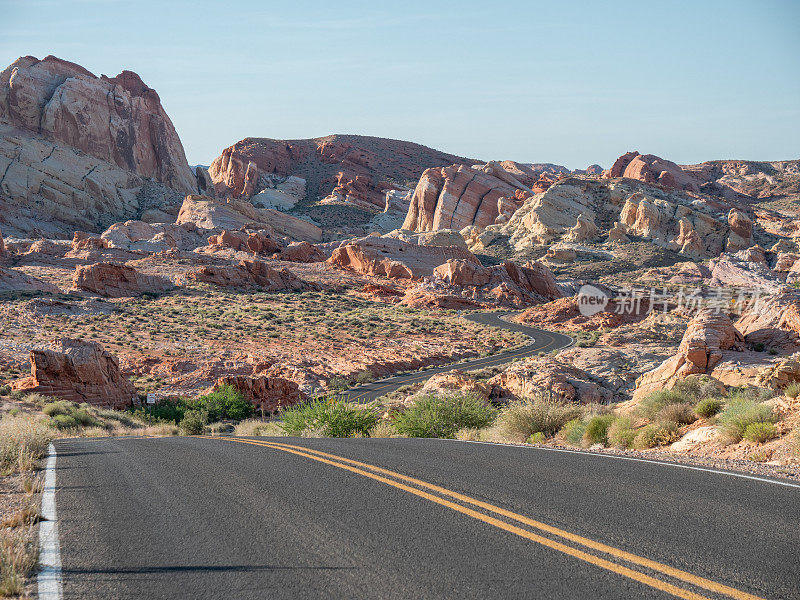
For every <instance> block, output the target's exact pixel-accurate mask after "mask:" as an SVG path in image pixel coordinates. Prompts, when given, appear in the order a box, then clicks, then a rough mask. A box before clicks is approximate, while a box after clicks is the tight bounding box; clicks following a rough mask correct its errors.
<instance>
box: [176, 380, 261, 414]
mask: <svg viewBox="0 0 800 600" xmlns="http://www.w3.org/2000/svg"><path fill="white" fill-rule="evenodd" d="M189 405H190V406H191V408H192V409H193V410H201V411H206V412H207V413H208V419H209V421H212V422H213V421H219V420H221V419H233V420H234V421H241V420H243V419H246V418H247V417H249V416H251V415H252V414H253V412H254V411H255V407H254V406H253V403H252V402H250V401H249V400H248V399H246V398H245V397H244V396H243V395H242V393H241V392H240V391H239V390H237V389H236V388H235V387H233V386H232V385H223V386H220V387H219V388H217V389H216V390H214V391H213V392H211V393H210V394H206V395H205V396H200V397H199V398H197V399H196V400H194V401H192V402H190V403H189Z"/></svg>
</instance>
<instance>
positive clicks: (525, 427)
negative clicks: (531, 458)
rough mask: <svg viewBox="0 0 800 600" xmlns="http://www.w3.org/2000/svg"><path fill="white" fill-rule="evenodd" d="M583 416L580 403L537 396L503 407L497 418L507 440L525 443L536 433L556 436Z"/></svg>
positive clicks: (501, 431)
mask: <svg viewBox="0 0 800 600" xmlns="http://www.w3.org/2000/svg"><path fill="white" fill-rule="evenodd" d="M582 414H583V408H582V407H581V406H579V405H577V404H571V403H565V402H560V401H558V400H550V399H546V398H542V397H536V398H533V399H531V400H525V401H523V402H513V403H511V404H509V405H508V406H506V407H505V408H503V409H502V410H501V411H500V414H499V415H498V416H497V422H496V427H497V429H498V431H499V432H500V433H501V434H502V435H503V436H504V437H506V438H508V439H512V440H517V441H523V440H527V439H528V438H529V437H530V436H532V435H533V434H534V433H543V434H544V435H545V436H548V437H549V436H552V435H555V434H556V433H557V432H558V431H559V430H560V429H561V428H562V427H564V425H566V424H567V423H568V422H569V421H571V420H572V419H576V418H578V417H580V416H581V415H582Z"/></svg>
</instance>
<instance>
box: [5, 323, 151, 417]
mask: <svg viewBox="0 0 800 600" xmlns="http://www.w3.org/2000/svg"><path fill="white" fill-rule="evenodd" d="M14 387H15V388H16V389H18V390H24V391H25V392H29V393H32V392H36V393H39V394H43V395H45V396H54V397H57V398H60V399H62V400H69V401H72V402H78V403H82V402H88V403H89V404H93V405H95V406H105V407H109V408H115V409H122V408H127V407H129V406H131V404H132V403H133V402H134V401H136V400H137V394H136V388H134V386H133V384H132V383H131V382H130V381H128V380H127V379H125V378H124V377H123V376H122V373H121V372H120V370H119V364H118V363H117V360H116V358H114V357H113V356H112V355H111V354H110V353H109V352H107V351H106V350H104V349H103V347H102V346H100V344H97V343H96V342H87V341H83V340H72V339H66V338H64V339H61V340H58V341H57V342H56V343H55V347H54V348H53V349H51V350H33V351H32V352H31V376H30V377H29V378H27V379H23V380H22V381H19V382H17V383H16V384H15V386H14Z"/></svg>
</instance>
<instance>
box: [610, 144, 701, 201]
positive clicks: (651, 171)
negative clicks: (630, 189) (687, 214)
mask: <svg viewBox="0 0 800 600" xmlns="http://www.w3.org/2000/svg"><path fill="white" fill-rule="evenodd" d="M604 175H605V177H628V178H630V179H638V180H639V181H643V182H645V183H650V184H657V185H662V186H664V187H665V188H667V189H672V190H674V189H680V190H687V191H692V192H699V191H700V186H699V184H698V182H697V181H696V180H695V179H694V177H692V176H691V175H689V174H687V173H685V172H684V171H683V169H681V168H680V167H679V166H678V165H676V164H675V163H674V162H671V161H669V160H664V159H663V158H659V157H658V156H655V155H653V154H639V153H638V152H635V151H634V152H628V153H627V154H624V155H622V156H620V157H619V158H618V159H617V160H616V162H614V164H613V166H612V167H611V168H610V169H609V170H608V171H607V172H606V173H605V174H604Z"/></svg>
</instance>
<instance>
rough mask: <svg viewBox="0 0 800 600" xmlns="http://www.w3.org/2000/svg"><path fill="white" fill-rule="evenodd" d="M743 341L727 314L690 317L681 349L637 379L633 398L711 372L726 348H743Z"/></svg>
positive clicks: (710, 312)
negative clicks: (689, 377)
mask: <svg viewBox="0 0 800 600" xmlns="http://www.w3.org/2000/svg"><path fill="white" fill-rule="evenodd" d="M743 342H744V338H743V336H742V334H741V333H740V332H739V331H737V329H736V327H734V325H733V322H732V321H731V320H730V318H729V317H728V316H727V315H726V314H724V313H721V312H714V311H711V310H704V311H701V312H699V313H698V314H697V315H696V316H695V317H694V318H693V319H692V320H691V321H689V325H688V327H687V329H686V333H685V334H684V336H683V339H682V340H681V344H680V346H679V347H678V353H677V354H676V355H675V356H673V357H672V358H669V359H667V360H666V361H664V362H663V363H661V365H659V366H658V367H656V368H655V369H653V370H652V371H649V372H647V373H645V374H644V375H642V376H641V377H640V378H639V379H638V380H637V382H636V391H635V393H634V395H633V399H634V400H637V399H641V398H644V397H645V396H647V395H648V394H649V393H650V392H653V391H656V390H659V389H669V388H671V387H672V386H673V385H674V384H675V382H676V381H678V380H680V379H684V378H686V377H688V376H689V375H703V374H709V373H711V372H712V371H713V369H714V367H715V366H717V364H718V363H719V362H720V361H721V360H722V358H723V356H724V353H725V352H726V351H741V350H743V348H744V345H743Z"/></svg>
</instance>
